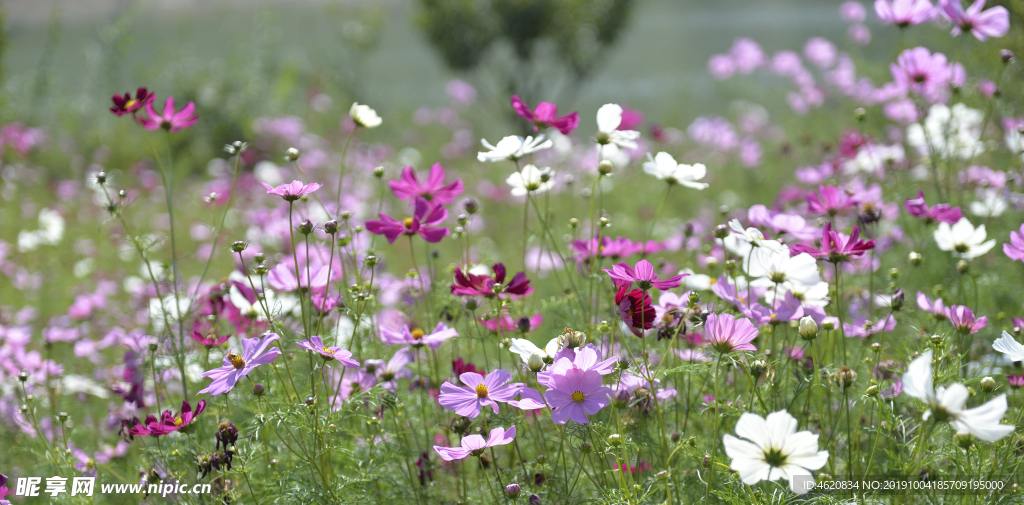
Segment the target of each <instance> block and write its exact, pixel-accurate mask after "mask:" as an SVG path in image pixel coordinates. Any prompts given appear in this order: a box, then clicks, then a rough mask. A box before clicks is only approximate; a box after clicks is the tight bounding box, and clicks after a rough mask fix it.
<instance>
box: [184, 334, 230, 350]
mask: <svg viewBox="0 0 1024 505" xmlns="http://www.w3.org/2000/svg"><path fill="white" fill-rule="evenodd" d="M229 338H231V335H219V336H218V335H217V334H216V333H214V332H209V333H206V334H205V335H204V334H203V332H201V331H199V330H193V331H192V340H195V341H196V342H198V343H200V344H202V345H205V346H206V347H217V346H218V345H221V344H223V343H224V342H227V341H228V339H229Z"/></svg>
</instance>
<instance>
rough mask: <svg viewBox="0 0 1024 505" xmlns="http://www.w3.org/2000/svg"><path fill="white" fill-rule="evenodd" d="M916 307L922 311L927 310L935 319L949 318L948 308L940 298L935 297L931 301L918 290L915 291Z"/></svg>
mask: <svg viewBox="0 0 1024 505" xmlns="http://www.w3.org/2000/svg"><path fill="white" fill-rule="evenodd" d="M917 307H918V308H919V309H921V310H922V311H924V312H927V313H929V314H931V315H933V316H935V317H936V318H937V319H949V309H948V308H946V305H945V304H944V303H943V302H942V298H936V299H935V301H934V302H933V301H931V300H930V299H929V298H928V295H926V294H924V293H922V292H920V291H918V292H917Z"/></svg>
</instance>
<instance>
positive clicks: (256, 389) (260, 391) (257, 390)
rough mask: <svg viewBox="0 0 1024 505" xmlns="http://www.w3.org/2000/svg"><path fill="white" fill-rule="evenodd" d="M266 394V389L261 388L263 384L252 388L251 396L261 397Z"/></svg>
mask: <svg viewBox="0 0 1024 505" xmlns="http://www.w3.org/2000/svg"><path fill="white" fill-rule="evenodd" d="M266 392H267V388H265V387H263V384H255V385H253V387H252V394H253V395H254V396H256V397H260V396H263V395H264V394H266Z"/></svg>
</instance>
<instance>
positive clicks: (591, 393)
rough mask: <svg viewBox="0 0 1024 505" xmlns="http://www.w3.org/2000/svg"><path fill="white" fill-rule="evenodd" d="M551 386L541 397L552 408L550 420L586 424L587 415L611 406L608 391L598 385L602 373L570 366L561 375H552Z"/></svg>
mask: <svg viewBox="0 0 1024 505" xmlns="http://www.w3.org/2000/svg"><path fill="white" fill-rule="evenodd" d="M551 384H552V386H551V387H550V388H549V389H548V390H547V391H545V392H544V398H545V399H546V400H547V402H548V404H549V405H551V408H552V409H553V410H552V412H551V420H552V421H553V422H554V423H555V424H565V423H566V422H567V421H569V420H570V419H571V420H573V421H576V422H577V423H580V424H587V423H589V422H590V420H589V419H588V418H587V416H588V415H591V416H592V415H594V414H596V413H598V411H600V410H601V409H603V408H605V407H607V406H608V404H609V403H611V401H612V400H611V394H612V390H611V388H609V387H607V386H603V385H602V384H601V374H600V373H598V372H597V371H595V370H583V369H581V368H579V367H576V366H573V367H572V368H570V369H569V370H566V371H565V373H564V374H555V375H552V376H551Z"/></svg>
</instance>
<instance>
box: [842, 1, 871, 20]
mask: <svg viewBox="0 0 1024 505" xmlns="http://www.w3.org/2000/svg"><path fill="white" fill-rule="evenodd" d="M839 17H841V18H843V21H846V22H847V23H863V22H864V20H865V19H866V18H867V12H866V10H865V9H864V5H863V4H861V3H860V2H856V1H854V0H847V1H846V2H843V3H842V5H840V6H839Z"/></svg>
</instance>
